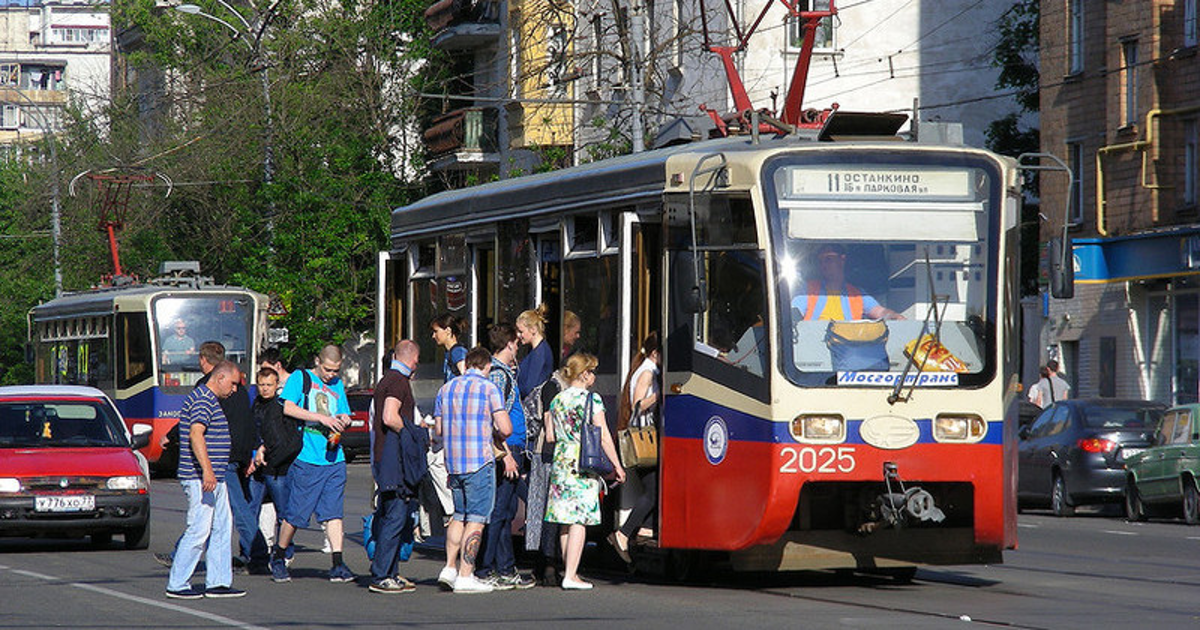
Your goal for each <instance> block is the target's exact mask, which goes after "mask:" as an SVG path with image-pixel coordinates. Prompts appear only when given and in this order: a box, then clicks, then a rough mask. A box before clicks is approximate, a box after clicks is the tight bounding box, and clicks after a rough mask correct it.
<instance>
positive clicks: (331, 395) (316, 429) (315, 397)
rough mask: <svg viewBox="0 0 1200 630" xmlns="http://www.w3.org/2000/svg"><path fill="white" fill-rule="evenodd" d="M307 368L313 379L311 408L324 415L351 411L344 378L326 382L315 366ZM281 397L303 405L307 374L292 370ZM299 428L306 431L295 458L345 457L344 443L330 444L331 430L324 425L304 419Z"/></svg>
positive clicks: (329, 460) (320, 462)
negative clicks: (296, 372)
mask: <svg viewBox="0 0 1200 630" xmlns="http://www.w3.org/2000/svg"><path fill="white" fill-rule="evenodd" d="M304 371H305V372H307V373H308V378H309V379H310V380H311V382H312V386H311V388H310V389H309V391H308V407H307V409H308V411H312V412H315V413H319V414H321V415H323V416H336V415H337V414H346V415H349V414H350V403H349V402H347V401H346V386H345V385H344V384H343V383H342V379H341V378H335V379H333V382H332V383H326V382H324V381H322V380H321V379H319V378H317V375H316V373H314V372H313V371H312V370H304ZM279 397H280V398H282V399H283V400H290V401H292V402H293V403H295V404H296V405H299V406H301V407H303V406H304V375H303V374H293V375H292V378H289V379H288V380H287V383H285V384H284V386H283V391H282V392H280V394H279ZM300 430H301V431H302V432H303V437H304V445H303V446H302V447H301V448H300V454H299V455H297V456H296V461H301V462H304V463H306V464H314V465H317V466H325V465H329V464H337V463H341V462H344V461H346V456H345V455H344V454H343V453H342V445H341V444H338V445H337V447H336V448H332V449H331V448H328V439H327V438H326V435H327V434H328V432H329V431H328V429H327V428H326V427H325V425H323V424H320V423H317V422H304V425H303V427H302V428H301V429H300Z"/></svg>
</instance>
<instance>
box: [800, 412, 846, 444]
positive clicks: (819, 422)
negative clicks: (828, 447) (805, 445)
mask: <svg viewBox="0 0 1200 630" xmlns="http://www.w3.org/2000/svg"><path fill="white" fill-rule="evenodd" d="M791 432H792V437H794V438H796V440H797V441H799V442H809V443H816V444H833V443H837V442H843V441H845V440H846V420H845V419H844V418H842V417H841V416H839V415H837V414H805V415H801V416H796V418H795V419H794V420H792V425H791Z"/></svg>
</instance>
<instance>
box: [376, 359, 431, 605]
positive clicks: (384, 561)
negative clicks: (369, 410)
mask: <svg viewBox="0 0 1200 630" xmlns="http://www.w3.org/2000/svg"><path fill="white" fill-rule="evenodd" d="M420 352H421V351H420V349H419V348H418V347H417V344H415V343H413V342H412V341H409V340H404V341H401V342H400V343H397V344H396V347H395V348H394V349H393V350H392V360H391V364H390V365H389V367H388V370H387V373H386V374H384V376H383V378H382V379H380V381H379V382H378V383H376V385H375V401H374V402H375V421H374V425H373V426H372V427H371V434H372V439H371V442H372V446H371V473H372V474H373V475H374V476H375V485H376V486H377V492H378V493H379V501H378V502H377V508H376V510H375V519H374V521H373V523H372V530H373V532H374V533H375V534H376V536H375V540H376V543H375V544H376V547H375V557H374V558H372V561H371V586H370V590H371V592H373V593H381V594H392V593H403V592H406V591H411V590H413V589H415V588H416V587H415V586H413V583H412V582H410V581H409V580H407V579H405V578H404V577H402V576H401V575H400V574H399V572H398V570H399V564H398V563H399V552H400V546H401V543H402V542H408V543H411V542H412V533H413V527H414V526H415V525H416V523H413V522H412V515H413V514H414V513H415V512H416V511H417V507H418V506H417V489H418V488H419V487H420V484H421V480H422V479H423V478H424V477H425V473H426V471H427V469H428V466H427V463H426V459H425V450H426V447H427V446H428V442H429V432H428V431H427V430H425V429H424V428H423V427H420V426H418V425H417V424H416V418H415V414H414V410H415V408H416V404H415V403H414V401H413V394H412V385H411V384H410V381H411V379H412V377H413V372H414V371H415V370H416V368H417V361H418V357H419V356H420Z"/></svg>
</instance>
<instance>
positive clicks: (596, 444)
mask: <svg viewBox="0 0 1200 630" xmlns="http://www.w3.org/2000/svg"><path fill="white" fill-rule="evenodd" d="M592 396H593V394H592V393H591V392H588V394H587V397H588V398H587V411H586V412H584V418H585V419H584V424H583V426H582V427H580V428H579V474H581V475H596V476H597V477H605V476H608V475H611V474H613V472H614V470H613V465H612V462H611V461H609V459H608V455H605V454H604V430H603V429H601V428H600V427H598V426H596V425H595V424H593V423H592Z"/></svg>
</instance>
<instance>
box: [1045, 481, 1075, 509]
mask: <svg viewBox="0 0 1200 630" xmlns="http://www.w3.org/2000/svg"><path fill="white" fill-rule="evenodd" d="M1068 496H1069V495H1068V494H1067V482H1066V481H1063V478H1062V475H1061V474H1058V475H1054V487H1053V488H1051V490H1050V509H1051V510H1052V511H1053V512H1054V515H1055V516H1074V515H1075V506H1073V505H1071V500H1070V499H1069V498H1068Z"/></svg>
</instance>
